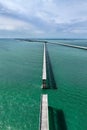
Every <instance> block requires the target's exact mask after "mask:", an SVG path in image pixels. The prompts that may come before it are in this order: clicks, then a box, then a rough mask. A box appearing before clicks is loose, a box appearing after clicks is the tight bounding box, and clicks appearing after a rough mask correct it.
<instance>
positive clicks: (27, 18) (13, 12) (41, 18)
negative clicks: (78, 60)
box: [0, 0, 87, 38]
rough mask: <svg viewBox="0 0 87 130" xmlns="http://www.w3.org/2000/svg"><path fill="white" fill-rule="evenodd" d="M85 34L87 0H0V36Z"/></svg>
mask: <svg viewBox="0 0 87 130" xmlns="http://www.w3.org/2000/svg"><path fill="white" fill-rule="evenodd" d="M15 37H18V38H19V37H20V38H87V0H0V38H15Z"/></svg>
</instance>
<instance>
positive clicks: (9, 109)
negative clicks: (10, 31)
mask: <svg viewBox="0 0 87 130" xmlns="http://www.w3.org/2000/svg"><path fill="white" fill-rule="evenodd" d="M54 42H61V40H56V41H54ZM62 42H64V40H62ZM79 42H80V43H79ZM65 43H69V44H72V43H73V44H78V45H84V46H86V40H85V41H84V40H83V41H81V40H80V41H79V40H78V41H76V40H75V41H74V40H67V41H65ZM47 46H48V52H49V56H50V60H51V63H52V68H53V73H54V78H55V81H56V84H57V88H58V89H55V90H53V89H50V90H41V84H42V81H41V78H42V61H43V59H42V58H43V44H41V43H37V42H36V43H34V42H32V43H31V42H23V41H17V40H9V39H8V40H7V39H3V40H0V130H38V129H39V110H40V97H41V94H42V93H47V94H48V98H49V123H50V130H87V51H86V50H81V49H76V48H70V47H64V46H59V45H50V44H48V45H47ZM61 122H62V123H61Z"/></svg>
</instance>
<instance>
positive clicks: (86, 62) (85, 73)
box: [47, 45, 87, 130]
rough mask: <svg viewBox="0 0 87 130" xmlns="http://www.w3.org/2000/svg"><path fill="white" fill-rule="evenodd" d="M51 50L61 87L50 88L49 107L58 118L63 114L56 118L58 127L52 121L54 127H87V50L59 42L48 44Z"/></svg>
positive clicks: (68, 129)
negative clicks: (60, 44) (59, 43)
mask: <svg viewBox="0 0 87 130" xmlns="http://www.w3.org/2000/svg"><path fill="white" fill-rule="evenodd" d="M48 50H49V55H50V58H51V63H52V68H53V71H54V77H55V80H56V84H57V87H58V89H57V90H54V91H53V90H50V91H47V93H48V95H49V106H50V107H51V108H52V109H53V110H54V120H56V119H55V116H58V115H60V116H63V117H61V118H62V119H61V118H58V117H56V118H58V121H56V122H57V125H58V126H56V128H55V129H54V128H52V121H51V123H50V130H87V51H84V50H80V49H75V48H70V47H62V46H59V45H48ZM55 110H56V111H57V112H55ZM58 112H59V113H58ZM60 112H61V113H60ZM55 113H57V115H56V114H55ZM52 117H53V116H52ZM61 120H62V121H63V122H64V123H63V124H62V125H63V127H62V126H61V124H60V121H61ZM57 128H58V129H57Z"/></svg>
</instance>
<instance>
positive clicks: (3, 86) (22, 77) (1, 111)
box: [0, 40, 43, 130]
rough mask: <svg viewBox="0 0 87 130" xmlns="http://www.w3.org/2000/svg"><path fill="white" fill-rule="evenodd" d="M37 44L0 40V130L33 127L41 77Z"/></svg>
mask: <svg viewBox="0 0 87 130" xmlns="http://www.w3.org/2000/svg"><path fill="white" fill-rule="evenodd" d="M42 50H43V46H42V45H41V44H39V43H28V42H23V41H16V40H0V130H37V129H38V128H39V109H40V93H41V82H42V81H41V76H42Z"/></svg>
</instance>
